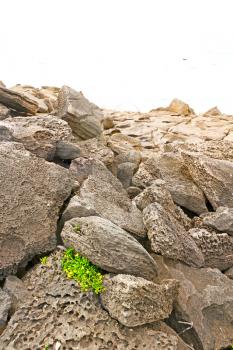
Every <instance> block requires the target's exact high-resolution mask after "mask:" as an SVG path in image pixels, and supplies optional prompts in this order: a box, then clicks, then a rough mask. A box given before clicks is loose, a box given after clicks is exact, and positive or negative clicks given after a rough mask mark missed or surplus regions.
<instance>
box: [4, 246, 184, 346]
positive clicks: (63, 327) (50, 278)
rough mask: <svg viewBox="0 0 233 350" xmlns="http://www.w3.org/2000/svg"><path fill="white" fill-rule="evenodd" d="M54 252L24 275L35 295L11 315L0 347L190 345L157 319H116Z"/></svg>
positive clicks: (58, 253) (29, 288)
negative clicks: (134, 323) (128, 322)
mask: <svg viewBox="0 0 233 350" xmlns="http://www.w3.org/2000/svg"><path fill="white" fill-rule="evenodd" d="M61 256H62V253H61V252H57V253H55V254H53V255H52V256H51V257H50V258H49V259H48V262H47V264H46V265H38V266H36V267H35V268H34V269H33V270H31V271H30V272H29V273H28V274H27V275H26V276H25V277H24V283H25V284H26V285H27V288H28V290H30V292H31V294H32V298H31V299H28V300H27V301H25V303H24V304H23V305H21V307H20V308H19V309H18V310H17V311H16V312H15V314H14V315H13V316H12V318H11V320H10V322H9V323H8V326H7V328H6V329H5V331H4V332H3V334H2V336H0V350H28V349H30V350H41V349H44V348H45V347H46V346H48V347H49V348H51V349H55V346H56V344H59V346H60V347H59V350H99V349H106V350H107V349H109V350H113V349H115V350H125V349H129V350H134V349H136V348H137V349H139V350H140V349H141V350H142V349H144V350H151V349H156V350H188V347H187V346H186V345H185V344H184V343H183V341H182V340H181V339H180V338H179V337H178V336H177V334H176V333H175V332H174V331H173V330H172V329H171V328H169V327H168V326H167V325H165V324H164V323H160V322H156V323H153V324H151V325H144V326H140V327H135V328H128V327H125V326H123V325H121V324H119V323H118V322H117V321H116V320H114V319H112V318H111V317H110V316H109V314H108V313H107V312H106V311H105V310H103V309H102V307H101V305H100V303H99V300H98V298H97V297H96V296H95V295H93V294H92V293H81V292H80V290H79V287H78V285H77V283H76V282H74V281H72V280H68V279H67V278H66V277H65V276H64V274H63V272H62V271H61V267H60V259H61Z"/></svg>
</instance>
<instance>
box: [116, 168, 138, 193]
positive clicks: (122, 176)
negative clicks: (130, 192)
mask: <svg viewBox="0 0 233 350" xmlns="http://www.w3.org/2000/svg"><path fill="white" fill-rule="evenodd" d="M136 170H137V165H136V164H134V163H130V162H127V163H122V164H119V165H118V167H117V178H118V179H119V180H120V182H121V183H122V185H123V187H124V188H126V189H127V188H128V187H129V186H130V185H131V183H132V178H133V175H134V173H135V172H136Z"/></svg>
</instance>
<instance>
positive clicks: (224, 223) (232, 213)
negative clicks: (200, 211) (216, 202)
mask: <svg viewBox="0 0 233 350" xmlns="http://www.w3.org/2000/svg"><path fill="white" fill-rule="evenodd" d="M202 219H203V224H204V225H205V226H209V227H212V228H214V229H215V230H217V231H219V232H226V233H228V234H229V235H231V236H233V209H232V208H227V207H218V208H217V210H216V212H210V213H208V214H205V215H202Z"/></svg>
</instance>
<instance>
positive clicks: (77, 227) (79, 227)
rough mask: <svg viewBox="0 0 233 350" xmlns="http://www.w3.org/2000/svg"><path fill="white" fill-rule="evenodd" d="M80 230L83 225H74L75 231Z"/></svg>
mask: <svg viewBox="0 0 233 350" xmlns="http://www.w3.org/2000/svg"><path fill="white" fill-rule="evenodd" d="M80 230H81V226H80V225H79V224H76V225H75V226H74V231H75V232H80Z"/></svg>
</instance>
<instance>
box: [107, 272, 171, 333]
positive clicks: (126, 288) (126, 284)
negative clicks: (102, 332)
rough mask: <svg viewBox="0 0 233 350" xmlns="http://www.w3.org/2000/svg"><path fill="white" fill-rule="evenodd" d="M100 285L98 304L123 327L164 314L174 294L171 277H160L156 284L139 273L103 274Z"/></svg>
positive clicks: (146, 321) (152, 319) (166, 313)
mask: <svg viewBox="0 0 233 350" xmlns="http://www.w3.org/2000/svg"><path fill="white" fill-rule="evenodd" d="M104 285H105V288H106V290H105V291H104V292H103V293H102V294H101V302H102V305H103V306H104V308H105V309H106V310H107V311H108V312H109V314H110V316H111V317H112V318H114V319H117V320H118V321H119V322H120V323H121V324H123V325H124V326H127V327H135V326H139V325H143V324H146V323H151V322H156V321H160V320H163V319H165V318H167V317H168V316H169V315H170V314H171V312H172V308H173V301H174V300H175V298H176V297H177V294H178V283H177V282H176V281H175V280H164V281H163V283H162V284H160V285H159V284H154V283H153V282H149V281H146V280H145V279H144V278H140V277H135V276H129V275H117V276H114V277H111V276H108V277H105V279H104Z"/></svg>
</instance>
